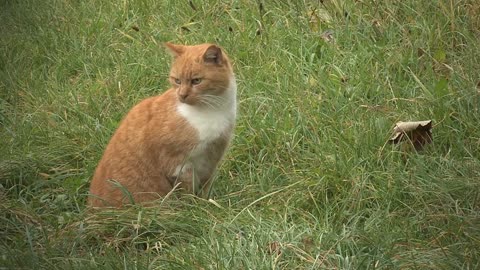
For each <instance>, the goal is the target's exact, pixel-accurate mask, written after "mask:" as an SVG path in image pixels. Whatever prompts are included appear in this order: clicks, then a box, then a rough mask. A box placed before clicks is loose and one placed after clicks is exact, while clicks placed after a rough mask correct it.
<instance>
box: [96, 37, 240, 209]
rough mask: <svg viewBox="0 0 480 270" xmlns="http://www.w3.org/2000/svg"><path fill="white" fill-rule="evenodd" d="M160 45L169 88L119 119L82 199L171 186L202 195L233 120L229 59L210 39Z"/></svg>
mask: <svg viewBox="0 0 480 270" xmlns="http://www.w3.org/2000/svg"><path fill="white" fill-rule="evenodd" d="M164 45H165V47H166V48H167V50H168V51H170V53H171V54H172V55H173V63H172V66H171V70H170V75H169V81H170V84H171V88H170V89H169V90H167V91H166V92H164V93H163V94H161V95H159V96H155V97H150V98H147V99H145V100H143V101H141V102H140V103H139V104H137V105H136V106H134V107H133V108H132V109H131V110H130V112H129V113H128V114H127V115H126V117H125V118H124V119H123V120H122V122H121V123H120V126H119V127H118V129H117V130H116V131H115V133H114V134H113V136H112V138H111V140H110V142H109V143H108V145H107V147H106V150H105V152H104V154H103V157H102V158H101V160H100V162H99V164H98V166H97V168H96V170H95V173H94V176H93V179H92V182H91V185H90V197H89V199H88V204H89V205H90V206H93V207H105V206H107V207H122V206H124V205H128V204H132V203H139V204H144V203H150V202H152V201H153V200H156V199H158V198H160V197H163V196H165V195H167V194H168V193H169V192H171V191H172V190H173V189H174V188H178V189H181V190H184V191H185V192H189V193H194V194H197V195H200V196H206V195H208V192H209V190H210V187H211V184H212V175H213V173H214V171H215V170H216V168H217V166H218V164H219V162H220V160H221V159H222V157H223V155H224V153H225V151H226V149H227V147H228V145H229V143H230V140H231V137H232V134H233V129H234V125H235V119H236V106H237V102H236V92H237V86H236V81H235V75H234V73H233V68H232V64H231V62H230V60H229V58H228V56H227V55H226V54H225V52H224V50H223V49H222V48H221V47H219V46H217V45H215V44H200V45H194V46H186V45H176V44H172V43H165V44H164Z"/></svg>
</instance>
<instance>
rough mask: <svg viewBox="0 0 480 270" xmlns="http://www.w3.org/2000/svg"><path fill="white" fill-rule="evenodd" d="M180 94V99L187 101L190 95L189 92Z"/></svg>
mask: <svg viewBox="0 0 480 270" xmlns="http://www.w3.org/2000/svg"><path fill="white" fill-rule="evenodd" d="M178 96H179V97H180V101H182V102H183V101H185V100H186V99H187V97H188V93H181V94H178Z"/></svg>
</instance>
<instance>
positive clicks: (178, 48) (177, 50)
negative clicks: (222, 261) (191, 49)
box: [163, 42, 185, 57]
mask: <svg viewBox="0 0 480 270" xmlns="http://www.w3.org/2000/svg"><path fill="white" fill-rule="evenodd" d="M163 45H164V46H165V47H166V48H167V49H168V51H169V52H170V53H171V54H172V55H173V57H178V56H180V55H181V54H183V53H184V52H185V46H183V45H175V44H172V43H170V42H165V43H164V44H163Z"/></svg>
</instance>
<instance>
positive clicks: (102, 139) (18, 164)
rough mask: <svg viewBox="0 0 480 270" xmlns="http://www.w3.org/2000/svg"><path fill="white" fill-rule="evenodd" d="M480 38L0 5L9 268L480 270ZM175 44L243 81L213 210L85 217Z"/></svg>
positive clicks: (347, 5) (360, 7) (201, 9)
mask: <svg viewBox="0 0 480 270" xmlns="http://www.w3.org/2000/svg"><path fill="white" fill-rule="evenodd" d="M479 29H480V3H479V2H478V1H475V0H463V1H462V0H455V1H454V0H450V1H448V0H439V1H427V0H423V1H417V0H405V1H394V0H385V1H353V0H348V1H338V0H331V1H330V0H326V1H314V0H311V1H308V0H303V1H302V0H299V1H283V0H276V1H275V0H270V1H267V0H265V1H262V0H257V1H254V0H230V1H226V0H225V1H220V0H209V1H200V0H193V1H186V0H185V1H155V0H136V1H134V0H130V1H128V0H122V1H103V0H92V1H75V0H50V1H35V0H25V1H21V0H1V1H0V269H95V268H98V269H479V268H480V254H479V252H478V250H480V161H479V158H480V41H479V40H480V30H479ZM325 33H328V34H329V35H326V34H325ZM165 41H171V42H174V43H183V44H196V43H203V42H215V43H218V44H220V45H221V46H223V47H224V48H225V49H226V51H227V52H228V53H229V55H230V57H231V58H232V59H233V61H234V62H235V70H236V75H237V80H238V87H239V119H238V124H237V127H236V136H235V138H234V140H233V143H232V146H231V148H230V150H229V152H228V154H227V156H226V159H225V161H224V163H223V164H222V166H221V168H220V169H219V171H218V173H217V176H216V182H215V185H214V190H213V194H212V198H211V200H205V199H200V198H195V197H192V196H187V195H178V196H177V197H175V198H174V197H172V198H169V199H167V200H164V201H159V202H158V205H157V206H156V207H151V208H141V207H132V208H130V209H124V210H117V211H113V210H108V211H104V212H90V211H88V210H87V209H86V207H85V201H86V196H87V191H88V186H89V180H90V178H91V176H92V173H93V170H94V169H95V166H96V164H97V162H98V161H99V159H100V157H101V155H102V152H103V149H104V148H105V146H106V144H107V142H108V140H109V138H110V136H111V134H112V133H113V131H114V130H115V128H116V127H117V125H118V123H119V121H120V120H121V118H122V116H123V115H125V113H126V112H127V111H128V110H129V108H131V107H132V106H133V105H134V104H136V103H137V102H139V101H140V100H142V99H143V98H145V97H148V96H152V95H157V94H160V93H162V92H163V91H164V90H166V89H167V88H168V83H167V74H168V70H169V64H170V61H171V59H170V56H169V55H168V54H167V53H166V52H165V50H164V49H163V48H162V46H161V44H162V42H165ZM427 119H431V120H433V123H434V127H433V130H432V131H433V143H432V144H430V145H429V146H428V147H426V149H425V150H424V151H422V152H419V153H417V152H415V151H413V150H411V148H409V147H408V143H407V144H405V145H403V146H396V145H391V144H389V143H388V139H389V138H390V136H391V132H392V127H393V125H394V124H395V123H396V122H398V121H408V120H427ZM475 250H476V251H475Z"/></svg>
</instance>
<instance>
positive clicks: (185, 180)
mask: <svg viewBox="0 0 480 270" xmlns="http://www.w3.org/2000/svg"><path fill="white" fill-rule="evenodd" d="M169 179H170V182H171V184H172V186H173V187H176V186H178V187H177V188H179V189H181V190H182V191H183V192H187V193H192V194H197V193H198V192H199V190H200V180H199V176H198V172H197V171H196V170H195V167H194V166H193V164H192V163H191V162H185V163H183V164H181V165H179V166H177V168H176V169H175V172H174V173H173V175H172V176H170V177H169Z"/></svg>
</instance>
